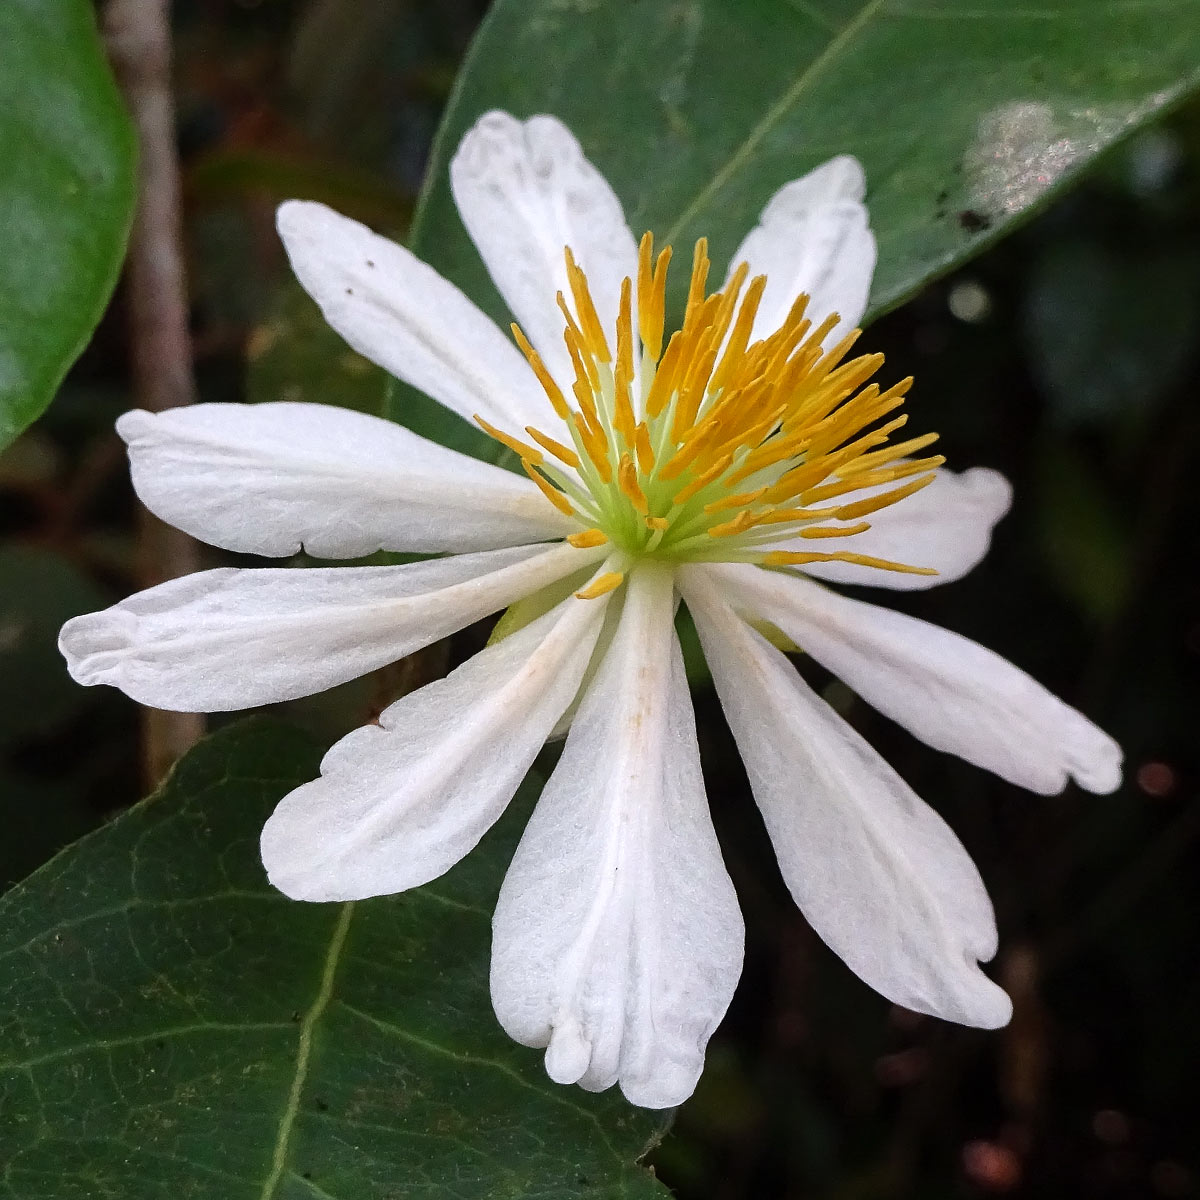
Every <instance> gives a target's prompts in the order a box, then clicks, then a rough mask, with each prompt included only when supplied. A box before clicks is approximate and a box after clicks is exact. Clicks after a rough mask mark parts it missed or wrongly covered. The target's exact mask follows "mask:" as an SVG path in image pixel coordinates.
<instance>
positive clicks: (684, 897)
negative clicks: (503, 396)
mask: <svg viewBox="0 0 1200 1200" xmlns="http://www.w3.org/2000/svg"><path fill="white" fill-rule="evenodd" d="M673 610H674V599H673V592H672V588H671V579H670V575H669V573H668V572H666V571H665V570H663V569H662V568H659V567H656V566H653V565H646V566H639V567H638V568H637V569H636V570H635V571H633V572H632V574H631V575H630V578H629V581H628V584H627V597H626V600H625V609H624V611H623V612H622V614H621V618H620V622H619V624H618V628H617V632H616V635H615V637H614V640H613V642H612V645H611V646H610V648H609V649H608V651H607V653H606V654H605V657H604V660H603V662H602V663H601V666H600V669H599V671H598V672H597V674H596V678H595V680H594V682H593V683H592V684H591V685H590V686H589V687H588V689H587V691H586V692H585V694H584V699H583V703H582V704H581V706H580V710H579V714H578V716H577V717H576V718H575V721H574V723H573V724H572V726H571V732H570V734H569V735H568V737H567V743H566V747H565V749H564V751H563V756H562V759H561V760H560V762H559V764H558V766H557V767H556V768H555V771H554V774H553V775H552V776H551V777H550V781H549V783H547V785H546V789H545V791H544V792H543V793H542V797H541V799H540V800H539V802H538V805H537V809H536V811H535V812H534V814H533V817H532V819H531V820H530V822H529V826H528V828H527V829H526V831H525V836H524V837H523V838H522V839H521V844H520V846H518V848H517V853H516V856H515V858H514V859H513V863H512V866H511V868H510V869H509V872H508V876H507V878H506V879H505V881H504V886H503V888H502V889H501V891H500V899H499V902H498V904H497V907H496V916H495V920H494V923H493V929H494V938H493V945H492V1002H493V1004H494V1005H495V1008H496V1014H497V1016H498V1017H499V1018H500V1023H501V1024H502V1025H503V1026H504V1028H505V1029H506V1030H507V1031H508V1033H509V1034H510V1035H511V1036H512V1037H514V1038H515V1039H516V1040H517V1041H519V1042H523V1043H525V1045H528V1046H546V1047H547V1050H546V1070H547V1071H548V1072H549V1074H550V1076H551V1078H552V1079H554V1080H556V1081H557V1082H559V1083H574V1082H579V1083H580V1084H582V1086H583V1087H585V1088H587V1089H589V1090H591V1091H599V1090H601V1089H603V1088H606V1087H610V1086H611V1085H612V1084H613V1083H615V1082H617V1081H619V1082H620V1084H621V1090H622V1091H623V1092H624V1093H625V1095H626V1096H627V1097H628V1099H629V1100H630V1101H632V1102H633V1103H634V1104H639V1105H642V1106H644V1107H646V1108H667V1107H670V1106H672V1105H675V1104H679V1103H681V1102H682V1101H683V1100H685V1099H686V1098H687V1097H688V1096H689V1095H690V1094H691V1092H692V1090H693V1089H694V1087H695V1085H696V1080H697V1079H698V1078H699V1075H700V1071H701V1069H702V1067H703V1064H704V1047H705V1045H706V1044H707V1042H708V1038H709V1036H710V1034H711V1033H712V1031H713V1028H714V1027H715V1026H716V1024H717V1022H718V1021H719V1020H720V1019H721V1016H722V1015H723V1014H724V1012H725V1009H726V1007H727V1006H728V1004H729V1000H730V997H731V996H732V995H733V990H734V987H735V986H736V984H737V978H738V975H739V974H740V972H741V962H742V921H741V915H740V913H739V912H738V907H737V900H736V897H735V896H734V894H733V888H732V885H731V883H730V881H729V876H728V874H727V873H726V871H725V867H724V864H723V863H722V861H721V852H720V849H719V848H718V846H717V841H716V836H715V834H714V833H713V828H712V823H711V820H710V818H709V815H708V805H707V802H706V800H705V796H704V784H703V780H702V778H701V775H700V761H699V752H698V748H697V745H696V730H695V721H694V718H693V715H692V707H691V701H690V698H689V696H688V690H687V680H686V678H685V676H684V671H683V658H682V655H681V653H680V650H679V644H678V642H677V641H676V638H675V633H674V629H673V626H672V613H673Z"/></svg>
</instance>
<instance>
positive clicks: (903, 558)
mask: <svg viewBox="0 0 1200 1200" xmlns="http://www.w3.org/2000/svg"><path fill="white" fill-rule="evenodd" d="M895 486H896V485H895V484H883V485H880V486H878V487H871V488H862V489H861V490H860V491H857V492H850V493H848V494H847V495H845V496H841V497H839V498H838V499H839V503H845V504H849V503H851V502H852V501H854V500H859V499H863V498H865V497H867V496H871V495H874V494H875V493H877V492H881V491H886V490H887V489H888V488H889V487H895ZM1011 503H1012V487H1011V486H1010V484H1009V482H1008V480H1007V479H1005V478H1004V476H1003V475H1001V474H1000V473H999V472H998V471H992V470H989V469H988V468H987V467H972V468H971V470H969V471H963V472H962V474H958V473H957V472H955V471H947V470H945V469H944V468H943V469H941V470H939V471H938V472H937V473H936V476H935V478H934V481H933V483H931V484H929V486H928V487H925V488H922V489H921V491H919V492H917V493H916V494H915V495H912V496H909V497H907V498H906V499H904V500H901V501H899V502H898V503H896V504H893V505H891V506H890V507H889V508H881V509H880V510H879V511H878V512H873V513H871V514H870V515H869V516H868V517H867V518H866V520H868V521H870V522H871V528H870V529H868V530H865V531H864V532H863V533H856V534H854V536H853V537H847V538H828V539H825V538H822V539H821V541H820V543H816V542H813V541H809V540H807V539H805V538H795V539H793V540H792V541H791V542H788V543H784V542H781V543H780V544H779V546H778V549H781V550H782V549H787V550H814V549H815V550H822V551H828V552H833V551H835V550H849V551H851V552H853V553H855V554H866V555H869V556H871V557H873V558H886V559H888V560H889V561H890V562H902V563H907V564H908V565H909V566H910V567H933V568H934V569H935V570H936V571H937V574H936V575H909V574H906V573H903V572H900V571H884V570H880V569H879V568H878V567H864V566H859V565H858V564H856V563H840V562H832V563H809V564H808V565H806V566H805V567H804V568H803V570H804V572H805V574H807V575H813V576H815V577H816V578H818V579H827V580H829V582H831V583H855V584H861V585H864V586H867V587H885V588H891V589H892V590H893V591H902V592H907V591H916V590H920V589H924V588H930V587H936V586H937V585H938V584H939V583H952V582H953V581H954V580H956V579H961V578H962V577H963V576H964V575H965V574H966V573H967V572H968V571H970V570H972V569H973V568H974V567H975V566H976V565H977V564H978V563H979V562H980V561H981V560H982V558H983V556H984V555H985V554H986V553H987V552H988V547H989V546H990V545H991V541H992V529H993V528H994V526H995V525H996V523H997V522H998V521H999V520H1000V518H1001V517H1003V516H1004V514H1005V513H1006V512H1008V508H1009V505H1010V504H1011ZM835 524H836V522H835Z"/></svg>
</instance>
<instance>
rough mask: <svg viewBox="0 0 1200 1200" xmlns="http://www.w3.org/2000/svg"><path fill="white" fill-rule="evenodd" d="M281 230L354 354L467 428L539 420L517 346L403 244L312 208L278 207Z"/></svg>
mask: <svg viewBox="0 0 1200 1200" xmlns="http://www.w3.org/2000/svg"><path fill="white" fill-rule="evenodd" d="M278 225H279V235H280V237H281V238H282V239H283V244H284V246H285V247H286V248H287V253H288V258H290V259H291V262H292V270H293V271H295V273H296V278H297V279H299V281H300V282H301V284H303V286H304V290H305V291H306V292H308V294H309V295H310V296H311V297H312V298H313V299H314V300H315V301H316V302H317V304H318V305H320V308H321V312H322V313H324V315H325V320H326V321H328V322H329V324H330V325H332V326H333V328H334V329H336V330H337V331H338V333H340V334H341V335H342V337H344V338H345V339H346V341H347V342H348V343H349V344H350V345H351V346H352V347H353V348H354V349H355V350H357V351H358V352H359V353H360V354H365V355H366V356H367V358H369V359H371V361H372V362H375V363H378V364H379V365H380V366H381V367H383V369H384V370H385V371H390V372H391V373H392V374H393V375H395V376H396V377H397V378H398V379H403V380H404V381H405V382H407V383H411V384H412V385H413V387H416V388H419V389H420V390H421V391H422V392H424V393H426V395H429V396H432V397H433V398H434V399H435V400H437V401H439V402H440V403H441V404H444V405H445V406H446V407H447V408H448V409H450V410H452V411H453V412H456V413H458V415H459V416H461V417H464V418H466V420H468V421H471V420H473V419H474V417H475V414H476V413H478V414H479V415H480V416H482V417H484V418H485V419H486V420H488V421H491V422H492V424H494V425H498V426H501V427H502V428H505V429H515V430H520V429H523V428H524V427H525V425H527V424H528V423H529V422H530V421H533V420H535V419H537V418H539V417H541V416H542V415H543V414H544V410H545V407H546V402H545V400H544V398H543V395H542V390H541V388H540V387H539V386H538V383H537V380H536V379H535V378H534V376H533V372H532V371H530V369H529V365H528V363H526V362H525V359H524V358H523V357H522V355H521V352H520V351H519V350H518V349H517V348H516V346H514V345H513V343H512V342H510V341H509V340H508V338H507V337H506V336H505V335H504V334H503V333H501V332H500V330H499V329H497V328H496V326H495V325H494V324H492V322H491V320H490V319H489V318H488V317H486V316H485V315H484V314H483V313H482V312H480V311H479V309H478V308H476V307H475V305H474V304H473V303H472V302H471V301H470V300H468V299H467V297H466V296H464V295H463V294H462V292H460V291H459V290H458V288H456V287H455V286H454V284H452V283H450V282H449V281H448V280H446V279H443V278H442V277H441V276H440V275H439V274H438V273H437V272H436V271H435V270H434V269H433V268H432V267H430V266H427V265H426V264H425V263H423V262H421V260H420V259H419V258H417V257H415V256H414V255H413V254H411V253H410V252H409V251H408V250H406V249H405V248H404V247H403V246H398V245H397V244H396V243H395V242H392V241H389V240H388V239H387V238H384V237H380V236H379V235H378V234H376V233H372V232H371V230H369V229H368V228H367V227H366V226H365V225H360V224H359V223H358V222H357V221H352V220H350V218H349V217H343V216H342V215H341V214H340V213H336V212H334V211H333V209H331V208H326V207H325V205H323V204H316V203H313V202H312V201H308V200H289V201H287V202H286V203H285V204H282V205H280V207H279V213H278ZM553 299H554V298H553V296H552V297H551V300H553Z"/></svg>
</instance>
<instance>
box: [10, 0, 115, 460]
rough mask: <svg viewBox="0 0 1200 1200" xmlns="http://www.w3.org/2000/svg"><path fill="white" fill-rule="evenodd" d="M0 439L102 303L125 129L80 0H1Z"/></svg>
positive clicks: (58, 376)
mask: <svg viewBox="0 0 1200 1200" xmlns="http://www.w3.org/2000/svg"><path fill="white" fill-rule="evenodd" d="M0 46H3V47H4V67H3V69H2V70H0V163H3V169H2V170H0V448H2V447H4V446H5V445H7V444H8V443H9V442H11V441H12V439H13V438H14V437H16V435H17V434H18V433H20V432H21V430H22V429H24V428H25V426H27V425H28V424H29V423H30V422H31V421H33V419H34V418H35V417H37V416H38V415H39V414H40V413H41V412H42V410H43V409H44V408H45V407H46V405H47V404H49V403H50V400H51V398H52V397H53V396H54V393H55V391H56V389H57V388H58V385H59V383H61V382H62V378H63V375H65V374H66V371H67V368H68V367H69V366H70V365H71V364H72V363H73V362H74V361H75V359H76V358H77V357H78V355H79V353H80V351H81V350H82V349H83V347H84V345H85V344H86V343H87V340H88V338H89V337H90V335H91V332H92V330H93V329H94V328H95V325H96V322H97V321H99V319H100V314H101V313H102V312H103V311H104V306H105V304H106V303H107V301H108V297H109V294H110V293H111V291H112V288H113V284H114V283H115V282H116V277H117V271H118V269H119V268H120V265H121V258H122V254H123V252H124V248H125V239H126V236H127V234H128V231H129V222H130V220H131V218H132V214H133V204H134V137H133V131H132V128H131V126H130V124H129V121H128V119H127V117H126V116H125V113H124V111H123V109H122V107H121V103H120V100H119V98H118V95H117V91H116V88H115V86H114V84H113V81H112V77H111V75H110V74H109V70H108V65H107V63H106V62H105V59H104V54H103V51H102V49H101V46H100V41H99V38H98V37H97V35H96V28H95V18H94V16H93V9H92V5H91V4H89V3H86V0H4V3H3V4H0Z"/></svg>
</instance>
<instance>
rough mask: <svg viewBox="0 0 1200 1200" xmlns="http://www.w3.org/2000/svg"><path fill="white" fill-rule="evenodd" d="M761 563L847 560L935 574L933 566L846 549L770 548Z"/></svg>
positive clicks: (786, 564) (910, 572) (883, 568)
mask: <svg viewBox="0 0 1200 1200" xmlns="http://www.w3.org/2000/svg"><path fill="white" fill-rule="evenodd" d="M762 561H763V565H764V566H767V567H790V566H803V565H804V564H805V563H814V562H847V563H854V564H855V565H856V566H860V567H878V568H879V569H880V570H881V571H899V572H900V573H901V574H902V575H936V574H937V571H936V570H935V569H934V568H933V567H910V566H909V565H908V564H907V563H898V562H891V561H890V560H889V559H886V558H872V557H871V556H870V555H867V554H851V553H850V552H849V551H847V550H838V551H835V552H834V553H833V554H821V553H820V552H818V551H816V550H813V551H796V550H772V551H771V552H770V553H769V554H764V555H763V560H762Z"/></svg>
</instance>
